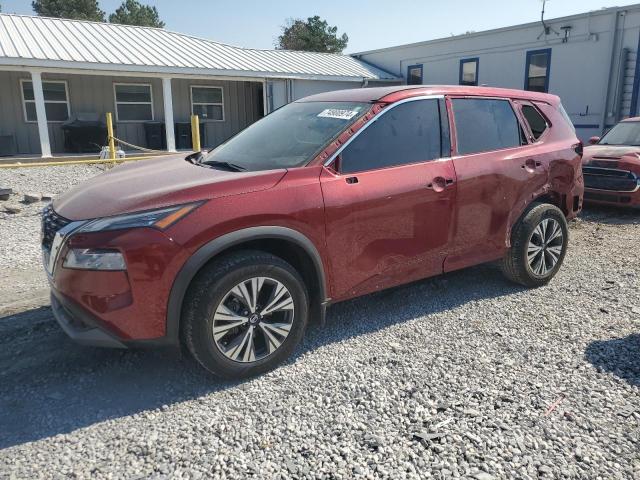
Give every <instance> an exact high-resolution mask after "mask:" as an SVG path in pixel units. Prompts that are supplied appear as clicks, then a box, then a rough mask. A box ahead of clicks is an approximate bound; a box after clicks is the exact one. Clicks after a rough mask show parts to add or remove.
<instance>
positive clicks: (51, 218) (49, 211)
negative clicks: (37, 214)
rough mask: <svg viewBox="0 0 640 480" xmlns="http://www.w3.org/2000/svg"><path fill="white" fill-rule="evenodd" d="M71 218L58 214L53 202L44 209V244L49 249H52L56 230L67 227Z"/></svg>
mask: <svg viewBox="0 0 640 480" xmlns="http://www.w3.org/2000/svg"><path fill="white" fill-rule="evenodd" d="M69 223H71V220H67V219H66V218H64V217H62V216H60V215H58V214H57V213H56V212H55V210H53V206H52V205H51V204H49V205H47V207H46V208H45V209H44V210H43V211H42V246H43V247H44V248H45V249H46V250H47V251H50V250H51V244H52V243H53V238H54V237H55V236H56V232H57V231H58V230H60V229H61V228H64V227H66V226H67V225H68V224H69Z"/></svg>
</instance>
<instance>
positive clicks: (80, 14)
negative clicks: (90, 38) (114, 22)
mask: <svg viewBox="0 0 640 480" xmlns="http://www.w3.org/2000/svg"><path fill="white" fill-rule="evenodd" d="M31 7H32V8H33V11H34V12H36V13H37V14H38V15H40V16H41V17H56V18H71V19H74V20H93V21H95V22H104V12H103V11H102V10H100V8H99V7H98V1H97V0H34V1H33V2H31Z"/></svg>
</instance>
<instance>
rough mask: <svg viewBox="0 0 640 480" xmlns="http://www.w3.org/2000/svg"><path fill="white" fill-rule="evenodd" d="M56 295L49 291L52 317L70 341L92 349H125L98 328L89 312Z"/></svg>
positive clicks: (123, 345)
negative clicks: (92, 347)
mask: <svg viewBox="0 0 640 480" xmlns="http://www.w3.org/2000/svg"><path fill="white" fill-rule="evenodd" d="M57 295H59V294H56V293H54V291H53V290H52V291H51V309H52V310H53V316H54V317H55V318H56V320H57V321H58V324H59V325H60V327H61V328H62V330H64V333H66V334H67V335H68V336H69V338H71V340H73V341H74V342H76V343H79V344H81V345H90V346H94V347H108V348H127V346H126V345H125V344H124V343H122V341H120V340H119V339H117V338H116V337H115V336H113V335H112V334H110V333H108V332H107V331H106V330H103V329H102V328H100V327H99V326H98V325H99V322H98V321H97V320H96V319H95V318H93V317H92V316H91V314H90V313H89V312H87V311H85V310H83V309H82V308H81V307H79V306H77V305H74V304H73V303H72V302H69V301H68V300H64V299H63V298H62V297H58V296H57Z"/></svg>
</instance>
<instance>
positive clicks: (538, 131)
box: [522, 105, 549, 140]
mask: <svg viewBox="0 0 640 480" xmlns="http://www.w3.org/2000/svg"><path fill="white" fill-rule="evenodd" d="M522 115H524V118H525V120H526V121H527V123H528V124H529V128H530V129H531V133H532V134H533V138H534V139H536V140H538V139H539V138H540V137H541V136H542V135H543V134H544V132H546V131H547V128H549V125H548V124H547V120H546V119H545V118H544V117H543V116H542V115H541V114H540V112H538V110H537V109H536V108H535V107H534V106H532V105H523V106H522Z"/></svg>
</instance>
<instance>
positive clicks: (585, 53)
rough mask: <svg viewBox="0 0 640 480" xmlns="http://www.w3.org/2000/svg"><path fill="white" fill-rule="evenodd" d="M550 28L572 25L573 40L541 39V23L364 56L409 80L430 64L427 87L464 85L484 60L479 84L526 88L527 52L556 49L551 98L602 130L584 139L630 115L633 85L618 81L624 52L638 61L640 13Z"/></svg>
mask: <svg viewBox="0 0 640 480" xmlns="http://www.w3.org/2000/svg"><path fill="white" fill-rule="evenodd" d="M618 12H624V13H621V14H620V18H619V21H618V36H617V39H616V44H615V45H613V44H612V41H613V39H614V30H613V26H614V24H615V23H614V22H615V16H616V15H618ZM547 23H548V24H549V25H551V26H552V27H553V28H554V29H555V30H556V31H558V32H561V27H562V26H567V25H569V26H571V31H570V34H569V37H568V40H567V41H566V42H563V40H562V37H563V34H561V35H560V36H556V35H555V34H554V33H551V34H550V35H548V36H547V37H546V38H545V36H544V35H542V36H541V37H540V34H541V33H542V25H541V24H539V23H538V24H532V25H522V26H516V27H513V28H509V29H504V30H497V31H487V32H481V33H477V34H471V35H468V36H458V37H454V38H447V39H442V40H435V41H432V42H428V43H423V44H418V45H405V46H399V47H394V48H389V49H386V50H379V51H372V52H368V53H364V54H360V55H358V57H359V58H361V59H362V60H364V61H366V62H369V63H371V64H373V65H376V66H378V67H381V68H384V69H386V70H388V71H390V72H392V73H395V74H397V75H400V76H402V77H406V75H407V67H408V66H409V65H416V64H417V65H423V83H424V84H433V85H438V84H445V85H447V84H448V85H457V84H458V81H459V68H460V60H461V59H465V58H473V57H478V58H479V62H480V63H479V78H478V80H479V81H478V84H484V85H488V86H495V87H508V88H516V89H522V88H524V77H525V66H526V55H527V51H530V50H539V49H547V48H550V49H551V50H552V54H551V75H550V79H549V80H550V81H549V92H550V93H554V94H556V95H559V96H560V97H561V98H562V101H563V104H564V106H565V108H566V110H567V112H568V113H569V115H570V117H571V119H572V121H573V122H574V123H575V124H576V125H579V126H582V127H585V126H589V125H598V126H599V127H598V128H579V129H578V135H579V136H580V137H581V138H582V139H583V140H584V139H586V138H589V137H590V136H591V135H596V134H599V133H601V131H602V129H603V128H605V126H603V125H601V123H602V119H603V116H604V117H605V118H606V121H605V123H606V125H607V126H608V125H612V124H614V123H616V122H617V120H618V119H619V118H620V117H623V116H624V112H622V111H620V105H621V104H622V102H621V98H620V96H621V95H622V94H623V93H624V92H623V91H622V90H623V89H622V88H621V87H619V85H620V84H621V82H623V81H625V80H624V79H620V78H618V77H619V74H618V72H620V71H623V70H622V68H621V66H620V64H619V61H621V60H622V59H623V56H622V55H621V52H622V49H625V48H626V49H627V50H628V52H629V53H630V55H631V56H632V58H635V56H636V55H637V50H638V36H639V35H640V9H639V8H638V7H637V6H629V7H620V8H619V10H618V11H616V10H614V9H611V10H607V11H604V12H599V11H596V12H591V13H589V14H584V15H580V16H577V17H574V18H571V19H558V20H549V21H548V22H547ZM612 51H613V65H611V69H610V63H611V59H612V55H611V53H612ZM626 81H627V82H628V80H626ZM609 84H610V89H609V94H608V95H607V86H608V85H609ZM587 107H588V111H587ZM628 109H629V107H628V106H627V110H628Z"/></svg>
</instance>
